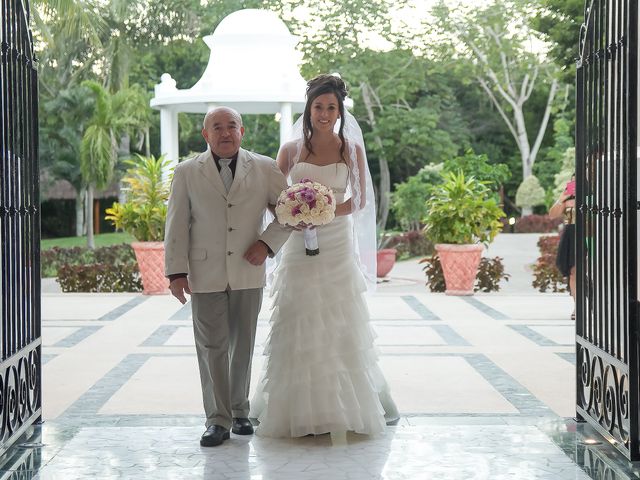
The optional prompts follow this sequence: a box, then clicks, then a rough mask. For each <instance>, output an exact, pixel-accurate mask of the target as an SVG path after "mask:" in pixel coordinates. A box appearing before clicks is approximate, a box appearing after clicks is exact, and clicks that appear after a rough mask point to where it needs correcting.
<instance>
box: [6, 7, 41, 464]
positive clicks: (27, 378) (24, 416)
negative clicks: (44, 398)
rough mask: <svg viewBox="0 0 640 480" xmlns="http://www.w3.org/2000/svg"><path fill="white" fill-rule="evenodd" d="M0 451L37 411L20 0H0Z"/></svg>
mask: <svg viewBox="0 0 640 480" xmlns="http://www.w3.org/2000/svg"><path fill="white" fill-rule="evenodd" d="M0 5H1V7H0V8H1V13H2V15H1V16H0V22H1V23H2V31H1V37H0V40H1V42H2V64H1V67H0V68H1V69H0V84H1V89H0V108H1V109H2V115H1V117H0V122H1V123H0V126H1V129H0V132H1V135H2V140H1V143H2V159H1V162H0V187H1V188H0V275H1V281H0V294H1V298H2V300H1V305H2V310H1V314H0V315H1V316H0V323H1V328H2V330H1V331H0V422H1V423H0V452H1V451H2V450H4V449H5V448H6V447H7V446H8V445H9V444H11V443H12V442H13V441H14V440H15V439H16V438H17V437H18V436H19V435H20V434H22V433H23V432H24V431H25V430H26V429H27V428H28V427H29V426H30V425H31V424H32V423H33V422H34V421H35V420H37V419H38V418H39V417H40V414H41V384H40V358H41V357H40V353H41V352H40V346H41V339H40V216H39V215H40V214H39V167H38V83H37V82H38V76H37V71H36V61H35V60H36V59H35V58H34V52H33V41H32V38H31V31H30V29H29V5H28V3H27V1H26V0H24V1H22V0H0Z"/></svg>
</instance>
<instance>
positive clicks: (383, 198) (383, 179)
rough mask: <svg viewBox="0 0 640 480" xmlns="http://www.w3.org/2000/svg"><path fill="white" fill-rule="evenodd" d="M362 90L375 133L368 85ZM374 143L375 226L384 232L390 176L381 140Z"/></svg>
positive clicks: (387, 213) (374, 120)
mask: <svg viewBox="0 0 640 480" xmlns="http://www.w3.org/2000/svg"><path fill="white" fill-rule="evenodd" d="M361 88H362V101H363V103H364V106H365V108H366V110H367V116H368V117H369V124H370V125H371V130H372V131H374V132H375V128H376V116H375V113H374V112H373V103H372V101H371V96H370V95H369V88H370V87H369V85H368V84H366V83H363V84H362V85H361ZM374 139H375V142H376V144H377V145H378V149H379V152H380V153H379V154H378V164H379V166H380V184H379V186H378V221H377V226H378V230H379V231H384V229H385V227H386V226H387V217H388V216H389V197H390V193H391V175H390V174H389V163H388V162H387V159H386V158H385V156H384V147H383V146H382V139H381V138H380V137H379V136H378V135H375V136H374Z"/></svg>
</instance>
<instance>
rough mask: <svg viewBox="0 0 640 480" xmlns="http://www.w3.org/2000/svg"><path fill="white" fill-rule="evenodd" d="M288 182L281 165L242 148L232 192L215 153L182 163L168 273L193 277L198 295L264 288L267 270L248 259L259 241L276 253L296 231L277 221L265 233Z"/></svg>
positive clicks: (168, 240) (172, 200)
mask: <svg viewBox="0 0 640 480" xmlns="http://www.w3.org/2000/svg"><path fill="white" fill-rule="evenodd" d="M285 188H287V181H286V179H285V177H284V175H283V174H282V172H281V171H280V169H279V168H278V165H277V164H276V162H275V161H274V160H273V159H271V158H269V157H265V156H264V155H259V154H257V153H253V152H249V151H247V150H244V149H240V151H239V152H238V160H237V164H236V171H235V176H234V179H233V184H232V185H231V188H230V190H229V193H227V192H226V190H225V188H224V184H223V183H222V179H221V178H220V173H219V172H218V169H217V168H216V164H215V161H214V159H213V155H212V154H211V151H210V150H209V149H207V151H206V152H204V153H201V154H200V155H198V156H197V157H195V158H193V159H191V160H187V161H185V162H182V163H180V164H178V166H177V167H176V168H175V172H174V175H173V182H172V184H171V195H170V197H169V206H168V212H167V223H166V231H165V239H164V247H165V274H166V275H171V274H175V273H187V274H188V278H189V286H190V288H191V291H192V292H194V293H209V292H221V291H224V290H225V289H226V288H227V285H229V286H230V287H231V289H233V290H242V289H247V288H262V287H263V286H264V285H265V265H264V264H263V265H260V266H254V265H251V264H250V263H249V262H248V261H247V260H245V259H244V258H243V255H244V253H245V252H246V250H247V249H248V248H249V246H251V245H252V244H253V243H254V242H255V241H256V240H262V241H263V242H265V243H266V244H267V245H268V246H269V248H271V250H272V251H273V252H274V253H275V252H277V251H278V250H279V249H280V247H282V245H283V244H284V242H285V241H286V240H287V238H288V237H289V234H290V232H291V230H290V229H289V228H286V227H283V226H282V225H280V224H279V223H278V222H277V221H275V220H274V221H273V222H272V223H271V224H270V225H268V226H267V228H266V230H264V231H263V217H264V214H265V209H266V208H267V205H269V204H271V205H275V203H276V200H277V198H278V195H279V194H280V192H282V190H284V189H285Z"/></svg>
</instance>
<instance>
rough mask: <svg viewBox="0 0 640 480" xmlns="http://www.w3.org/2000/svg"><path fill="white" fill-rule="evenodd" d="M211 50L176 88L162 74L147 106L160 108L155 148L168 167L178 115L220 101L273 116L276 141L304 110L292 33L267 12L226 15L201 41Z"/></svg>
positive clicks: (208, 107)
mask: <svg viewBox="0 0 640 480" xmlns="http://www.w3.org/2000/svg"><path fill="white" fill-rule="evenodd" d="M203 40H204V41H205V43H206V44H207V45H208V46H209V48H210V49H211V55H210V56H209V63H208V65H207V68H206V70H205V71H204V73H203V74H202V78H200V80H198V82H196V84H195V85H194V86H193V87H191V88H188V89H184V90H180V89H177V88H176V82H175V80H174V79H173V78H171V75H170V74H168V73H164V74H163V75H162V77H161V81H160V83H159V84H157V85H156V86H155V97H154V98H152V99H151V106H152V107H153V108H156V109H159V110H160V143H161V145H160V149H161V151H162V153H163V154H164V155H165V156H166V158H167V159H169V160H171V164H172V166H173V165H175V164H176V163H177V162H178V113H179V112H187V113H202V114H205V113H206V112H207V111H209V110H211V109H212V108H214V107H216V106H219V105H224V106H228V107H231V108H234V109H236V110H237V111H238V112H240V113H241V114H276V119H277V118H278V117H279V122H280V143H281V144H282V143H283V142H284V141H285V140H286V139H287V138H288V137H289V135H290V132H291V127H292V124H293V114H294V113H301V112H302V111H303V110H304V104H305V91H306V82H305V80H304V79H303V78H302V75H300V71H299V70H298V64H299V63H300V61H301V59H302V55H301V53H300V52H298V51H297V50H296V45H297V43H298V40H297V37H295V36H293V35H291V33H290V32H289V29H288V28H287V26H286V25H285V24H284V22H283V21H282V20H280V18H279V17H278V16H277V15H276V14H275V13H274V12H271V11H268V10H256V9H247V10H239V11H237V12H234V13H232V14H231V15H229V16H227V17H225V18H224V19H223V20H222V22H220V24H219V25H218V27H217V28H216V30H215V32H214V33H213V35H208V36H206V37H204V39H203Z"/></svg>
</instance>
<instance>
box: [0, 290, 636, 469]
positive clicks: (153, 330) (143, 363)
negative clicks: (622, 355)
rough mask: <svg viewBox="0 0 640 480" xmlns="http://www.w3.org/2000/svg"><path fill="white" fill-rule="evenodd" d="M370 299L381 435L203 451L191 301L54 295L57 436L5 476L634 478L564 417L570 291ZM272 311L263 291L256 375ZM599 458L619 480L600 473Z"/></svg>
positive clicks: (46, 326) (50, 320)
mask: <svg viewBox="0 0 640 480" xmlns="http://www.w3.org/2000/svg"><path fill="white" fill-rule="evenodd" d="M541 300H544V301H541ZM368 303H369V308H370V311H371V317H372V325H373V327H374V329H375V331H376V333H377V334H378V338H377V341H376V343H377V346H378V348H379V352H380V365H381V367H382V369H383V371H384V373H385V375H386V377H387V380H388V382H389V384H390V386H391V388H392V394H393V396H394V399H395V400H396V403H397V404H398V407H399V409H400V410H401V412H402V414H403V418H402V420H401V421H400V423H399V425H397V426H395V427H390V428H389V429H388V432H387V433H386V434H385V435H384V436H382V437H378V438H367V437H363V436H358V435H351V434H349V435H347V436H346V437H345V436H340V435H334V436H329V435H326V436H321V437H315V438H303V439H297V440H286V441H285V440H272V439H265V438H260V437H257V436H256V437H250V438H247V437H236V436H233V437H232V440H231V441H230V442H228V443H225V445H224V446H223V447H219V448H215V449H202V448H200V447H199V445H198V442H197V440H198V438H199V435H200V434H201V432H202V423H203V417H202V405H201V396H200V387H199V380H198V373H197V364H196V359H195V354H194V347H193V336H192V331H191V322H190V311H189V307H188V306H186V307H183V306H181V305H180V304H179V303H177V302H176V301H175V300H173V299H171V298H169V297H143V296H139V295H126V294H111V295H108V294H103V295H88V294H84V295H83V294H80V295H69V294H67V295H54V294H51V295H45V296H44V297H43V334H42V336H43V363H44V366H43V389H44V392H43V398H44V405H43V409H44V418H45V424H44V425H43V426H42V429H41V431H40V430H38V431H37V432H36V435H35V436H34V437H33V438H34V439H35V440H34V439H31V440H32V441H27V442H26V443H32V444H33V443H34V442H35V443H43V444H44V445H45V446H44V447H41V448H32V449H28V448H27V449H25V448H18V447H14V448H12V449H11V450H10V451H9V452H7V453H6V454H5V455H4V459H5V463H4V466H3V467H2V468H0V478H4V477H3V476H2V475H3V474H4V473H7V474H10V472H11V471H12V470H11V465H23V469H24V468H26V471H28V472H30V474H29V475H30V476H29V475H27V476H26V477H24V478H33V476H34V475H36V473H38V472H39V473H38V476H37V477H35V478H42V479H58V478H60V479H65V480H66V479H76V478H77V479H84V478H92V479H96V478H98V479H101V478H105V479H107V478H131V479H138V478H140V479H146V478H153V479H163V478H180V479H183V478H202V479H209V478H211V479H216V478H220V479H222V478H225V479H226V478H239V479H251V480H254V479H255V480H258V479H261V480H267V479H278V480H280V479H282V480H286V479H294V478H295V479H307V478H309V479H311V478H313V479H334V478H335V479H342V478H344V479H369V478H390V479H422V478H424V479H464V480H466V479H507V478H509V479H524V480H526V479H565V478H566V479H569V478H571V479H580V478H612V479H614V478H615V479H618V478H622V479H624V478H636V477H635V476H634V475H635V471H634V467H633V465H630V464H628V463H626V462H624V461H621V460H620V458H619V455H615V454H613V453H611V452H610V451H607V450H606V449H605V448H604V446H601V448H598V447H595V446H594V447H592V446H588V445H586V444H584V442H582V441H581V438H583V437H584V436H585V435H586V436H589V435H591V433H589V432H586V433H585V430H584V429H585V428H586V427H583V426H578V427H577V428H576V425H575V423H573V422H572V421H569V420H566V418H568V417H572V416H573V415H574V388H573V379H574V375H575V373H574V369H575V358H574V354H573V352H574V346H573V340H572V339H573V323H572V322H571V321H570V320H569V319H568V316H569V315H568V314H569V313H570V307H571V303H570V299H569V298H568V297H567V296H564V295H544V296H541V295H508V296H507V295H505V296H493V295H476V296H474V297H462V298H460V297H447V296H444V295H437V294H427V293H416V292H409V293H407V292H398V293H384V291H383V292H381V293H379V294H378V295H376V296H374V297H372V298H369V299H368ZM269 307H270V305H269V299H268V298H266V299H265V305H264V306H263V310H262V312H261V314H260V319H259V325H258V335H257V346H256V353H255V356H254V368H253V380H254V382H253V383H254V384H255V383H256V382H255V380H256V379H257V377H258V376H259V374H260V370H261V366H262V361H263V359H262V355H261V350H262V349H261V345H262V344H263V343H264V341H265V339H266V336H267V333H268V328H269V324H268V318H269ZM576 430H577V431H576ZM23 443H24V442H23ZM20 458H22V459H23V460H22V461H21V460H19V459H20ZM598 459H600V460H598ZM594 462H595V463H594ZM592 464H593V465H596V467H597V468H599V469H600V470H597V471H600V472H601V473H602V471H603V470H602V469H603V468H605V467H606V468H608V470H607V472H610V473H609V474H614V475H618V476H613V477H601V476H599V475H600V474H601V473H597V471H596V470H593V468H595V467H593V465H592ZM25 465H26V466H27V467H24V466H25ZM603 465H604V467H603ZM2 469H4V470H2ZM585 472H586V473H585ZM16 478H17V477H16ZM20 478H23V477H20Z"/></svg>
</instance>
